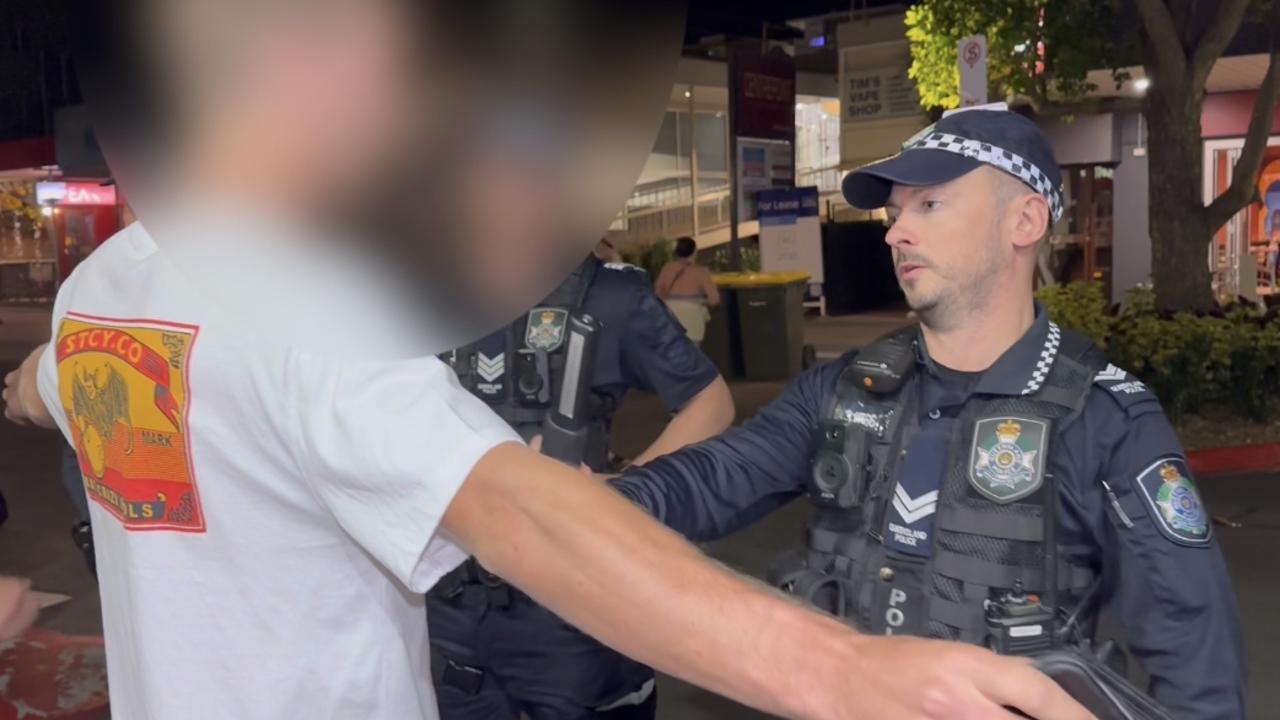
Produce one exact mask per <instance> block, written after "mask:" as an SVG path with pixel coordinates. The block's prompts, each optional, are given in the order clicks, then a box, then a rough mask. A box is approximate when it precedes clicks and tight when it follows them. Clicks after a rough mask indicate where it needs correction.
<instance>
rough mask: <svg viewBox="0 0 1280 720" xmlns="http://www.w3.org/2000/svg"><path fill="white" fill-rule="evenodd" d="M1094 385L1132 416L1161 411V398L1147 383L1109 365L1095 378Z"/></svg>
mask: <svg viewBox="0 0 1280 720" xmlns="http://www.w3.org/2000/svg"><path fill="white" fill-rule="evenodd" d="M1093 383H1094V384H1095V385H1097V386H1098V387H1100V388H1102V389H1103V390H1106V391H1107V394H1108V395H1110V396H1111V398H1112V399H1113V400H1115V401H1116V402H1117V403H1119V405H1120V407H1122V408H1124V409H1125V410H1126V411H1128V412H1129V413H1130V414H1142V413H1144V412H1149V411H1158V410H1159V409H1160V401H1159V398H1157V397H1156V394H1155V393H1153V392H1151V389H1150V388H1148V387H1147V385H1146V383H1144V382H1142V381H1141V380H1139V379H1138V378H1136V377H1134V376H1132V375H1130V374H1129V373H1127V372H1125V371H1124V370H1122V369H1120V368H1118V367H1116V366H1115V365H1113V364H1110V363H1108V364H1107V366H1106V367H1105V368H1103V369H1102V370H1101V371H1099V372H1098V374H1097V375H1095V376H1094V377H1093Z"/></svg>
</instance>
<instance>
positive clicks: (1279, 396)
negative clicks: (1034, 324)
mask: <svg viewBox="0 0 1280 720" xmlns="http://www.w3.org/2000/svg"><path fill="white" fill-rule="evenodd" d="M1037 297H1039V298H1040V299H1041V301H1042V302H1044V304H1045V307H1046V308H1047V310H1048V312H1049V315H1050V316H1051V317H1052V318H1053V319H1054V320H1055V321H1056V322H1057V323H1058V324H1059V325H1061V326H1063V327H1065V328H1069V329H1072V330H1075V331H1077V332H1081V333H1084V334H1085V335H1087V336H1089V337H1090V338H1092V339H1093V340H1094V341H1095V342H1097V343H1098V344H1099V345H1100V346H1103V347H1105V348H1106V351H1107V355H1108V357H1109V358H1110V359H1111V361H1112V362H1114V363H1115V364H1116V365H1118V366H1120V367H1122V368H1124V369H1125V370H1127V371H1129V372H1130V373H1132V374H1133V375H1135V376H1136V377H1138V378H1139V379H1140V380H1142V381H1143V382H1144V383H1146V384H1147V385H1148V386H1149V387H1150V388H1151V389H1152V391H1154V392H1155V393H1156V395H1157V396H1159V398H1160V400H1161V403H1162V404H1163V406H1164V409H1165V412H1166V413H1168V415H1169V417H1170V418H1171V419H1172V420H1174V421H1175V422H1176V421H1177V420H1179V419H1180V418H1181V417H1182V416H1183V415H1185V414H1187V413H1195V412H1198V411H1200V410H1202V409H1203V408H1205V407H1206V406H1208V405H1218V406H1224V407H1227V408H1229V409H1231V410H1232V411H1233V412H1234V413H1236V414H1238V415H1240V416H1242V417H1247V418H1249V419H1251V420H1257V421H1267V420H1271V419H1273V418H1275V417H1276V415H1277V413H1278V412H1280V316H1277V315H1275V314H1263V313H1261V312H1259V311H1258V310H1257V309H1256V308H1255V307H1254V306H1253V305H1251V304H1248V303H1233V304H1229V305H1226V306H1223V307H1221V308H1219V309H1218V310H1217V311H1214V312H1212V313H1208V314H1203V315H1199V314H1193V313H1174V314H1166V313H1160V312H1157V310H1156V308H1155V301H1154V296H1153V294H1152V293H1151V291H1150V290H1149V289H1145V288H1139V289H1135V290H1133V291H1131V292H1130V293H1129V294H1128V296H1127V297H1126V300H1125V303H1124V305H1123V308H1122V309H1120V310H1119V311H1116V310H1114V309H1111V310H1108V308H1107V307H1106V303H1105V300H1104V299H1103V296H1102V292H1101V288H1099V287H1097V285H1096V284H1094V283H1076V284H1072V285H1067V286H1061V287H1052V288H1044V289H1042V290H1041V291H1040V292H1038V293H1037Z"/></svg>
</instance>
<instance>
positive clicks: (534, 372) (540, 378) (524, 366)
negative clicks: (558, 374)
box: [514, 349, 551, 407]
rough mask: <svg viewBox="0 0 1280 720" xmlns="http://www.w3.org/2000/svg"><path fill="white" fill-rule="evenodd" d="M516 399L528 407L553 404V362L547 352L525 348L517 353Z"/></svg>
mask: <svg viewBox="0 0 1280 720" xmlns="http://www.w3.org/2000/svg"><path fill="white" fill-rule="evenodd" d="M515 361H516V367H515V373H514V374H515V396H516V401H517V402H519V403H520V404H521V405H525V406H528V407H548V406H550V405H551V364H550V362H548V359H547V354H546V353H545V352H539V351H535V350H528V349H523V350H520V351H518V352H517V353H516V358H515Z"/></svg>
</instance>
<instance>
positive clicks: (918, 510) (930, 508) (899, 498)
mask: <svg viewBox="0 0 1280 720" xmlns="http://www.w3.org/2000/svg"><path fill="white" fill-rule="evenodd" d="M893 509H894V510H897V511H898V514H899V515H901V516H902V521H903V522H905V523H908V524H910V523H914V522H916V521H917V520H920V519H923V518H927V517H929V516H930V515H932V514H933V513H934V512H935V511H936V510H937V509H938V491H937V490H930V491H929V492H927V493H925V494H923V495H921V496H920V497H918V498H915V499H912V497H911V496H910V495H908V494H907V491H906V490H903V489H902V486H901V485H899V486H898V489H897V490H896V491H894V493H893Z"/></svg>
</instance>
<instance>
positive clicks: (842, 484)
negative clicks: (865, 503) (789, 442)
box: [809, 420, 871, 509]
mask: <svg viewBox="0 0 1280 720" xmlns="http://www.w3.org/2000/svg"><path fill="white" fill-rule="evenodd" d="M816 435H817V437H816V440H817V452H816V454H815V456H814V461H813V482H811V483H810V484H809V497H810V499H811V500H812V501H813V502H814V504H816V505H824V506H828V507H837V508H842V509H849V508H852V507H855V506H857V505H858V504H859V503H861V502H862V499H863V498H864V497H865V495H866V489H867V473H868V466H869V464H870V461H871V456H870V444H871V435H870V433H868V432H867V431H866V430H865V429H863V428H861V427H859V426H857V425H846V424H844V423H842V422H840V421H838V420H824V421H823V422H821V423H819V425H818V429H817V433H816Z"/></svg>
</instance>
